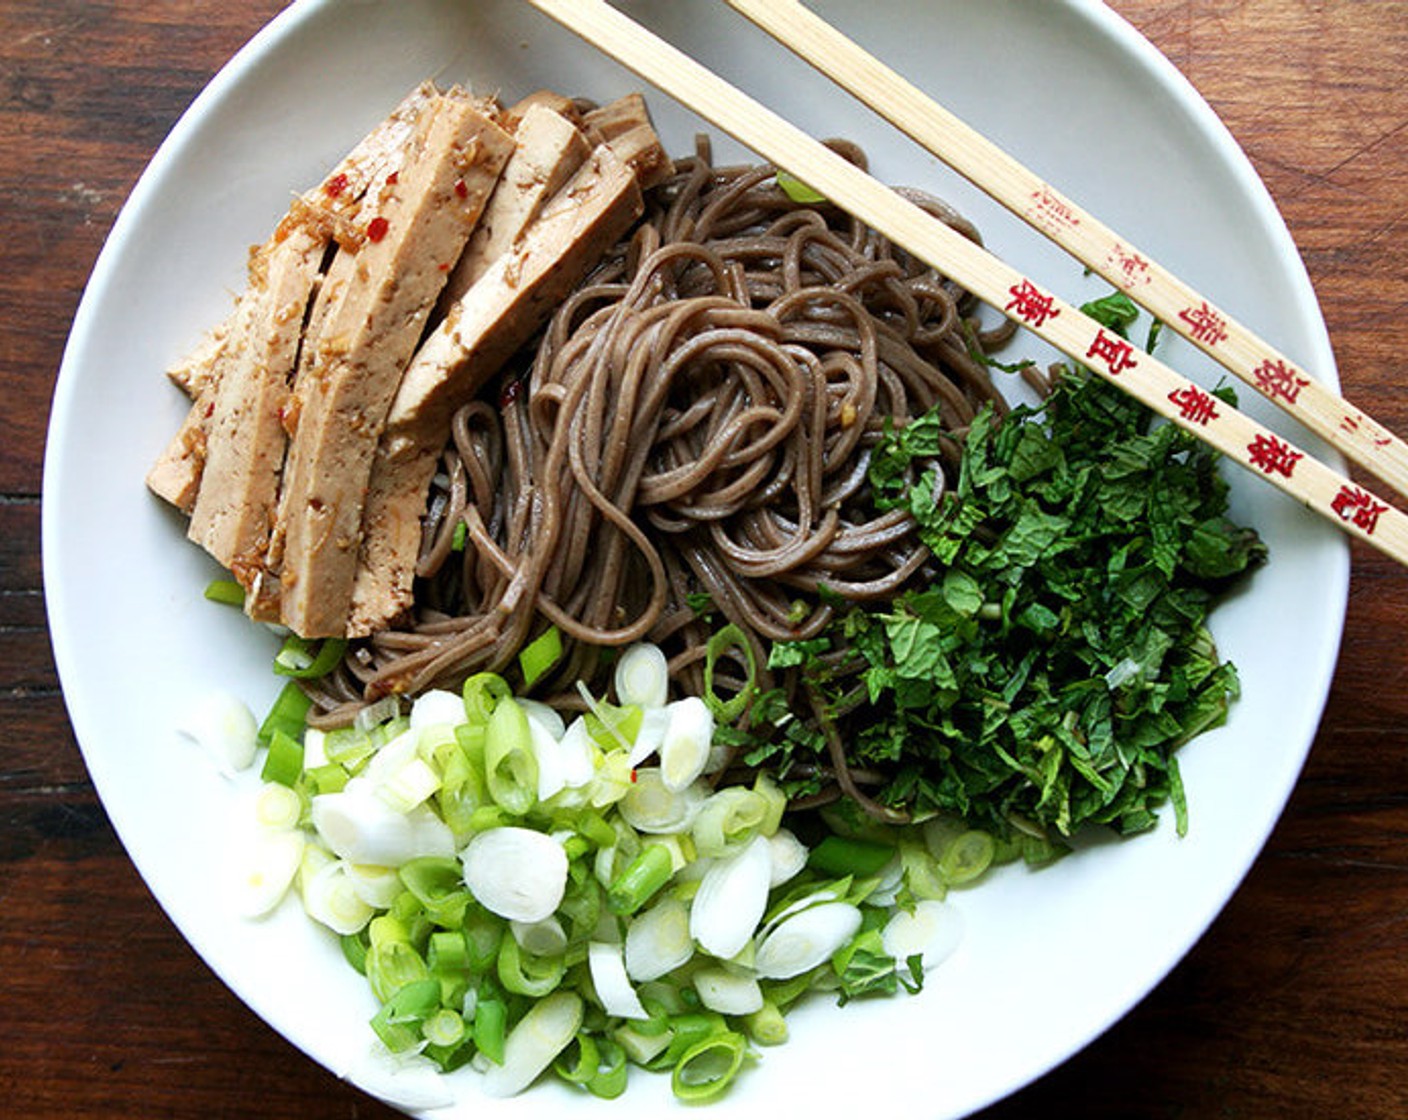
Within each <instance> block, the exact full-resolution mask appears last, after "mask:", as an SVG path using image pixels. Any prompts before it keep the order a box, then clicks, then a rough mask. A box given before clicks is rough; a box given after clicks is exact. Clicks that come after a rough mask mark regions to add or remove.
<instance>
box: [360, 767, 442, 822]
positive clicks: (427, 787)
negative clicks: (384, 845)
mask: <svg viewBox="0 0 1408 1120" xmlns="http://www.w3.org/2000/svg"><path fill="white" fill-rule="evenodd" d="M439 788H440V775H439V774H437V773H436V772H435V771H434V770H433V769H432V768H431V766H430V764H429V763H428V762H426V761H425V759H423V758H420V757H415V758H411V759H408V760H407V761H406V762H405V764H404V765H402V766H398V767H397V768H396V769H395V770H393V771H392V772H391V773H389V774H384V775H382V777H381V780H380V781H379V782H378V783H377V790H376V792H377V796H378V797H380V798H381V799H382V800H383V801H385V802H386V803H387V804H388V805H390V806H391V808H393V809H395V810H396V812H398V813H409V812H410V811H411V810H412V809H414V808H415V807H416V806H417V805H423V804H425V802H426V801H427V800H428V799H429V798H430V796H431V795H432V794H434V793H435V792H436V791H437V790H438V789H439Z"/></svg>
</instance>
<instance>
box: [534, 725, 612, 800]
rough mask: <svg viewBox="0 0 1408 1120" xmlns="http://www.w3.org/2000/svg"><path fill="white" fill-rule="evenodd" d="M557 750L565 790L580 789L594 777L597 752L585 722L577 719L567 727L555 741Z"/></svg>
mask: <svg viewBox="0 0 1408 1120" xmlns="http://www.w3.org/2000/svg"><path fill="white" fill-rule="evenodd" d="M529 718H530V719H531V718H532V716H531V713H530V715H529ZM557 750H558V758H559V760H560V761H561V763H562V781H563V784H564V785H565V786H566V788H567V789H581V788H582V787H583V786H585V785H586V784H587V783H588V782H590V781H591V780H592V778H593V777H595V776H596V755H597V750H596V745H595V744H594V743H593V742H592V737H591V733H590V732H588V730H587V722H586V720H584V719H582V718H580V717H578V718H577V719H574V720H573V721H572V722H571V723H570V724H568V725H567V727H566V729H565V730H564V731H563V732H562V734H561V736H559V738H558V740H557Z"/></svg>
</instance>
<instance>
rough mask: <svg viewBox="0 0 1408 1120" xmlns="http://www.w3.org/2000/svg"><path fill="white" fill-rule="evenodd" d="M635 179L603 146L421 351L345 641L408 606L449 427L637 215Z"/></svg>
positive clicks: (383, 476)
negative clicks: (432, 485) (459, 410)
mask: <svg viewBox="0 0 1408 1120" xmlns="http://www.w3.org/2000/svg"><path fill="white" fill-rule="evenodd" d="M643 209H644V203H643V200H642V197H641V190H640V185H639V183H638V182H637V180H636V177H635V175H634V173H633V172H632V170H631V169H630V168H629V167H628V166H627V165H626V164H625V163H624V162H622V161H621V160H620V159H619V158H618V157H617V156H616V155H615V154H614V153H613V152H612V151H611V149H610V148H608V147H606V146H601V147H598V148H597V149H595V150H594V151H593V152H592V155H591V156H590V158H589V159H588V161H587V162H586V163H585V164H583V166H582V167H581V168H580V169H579V170H578V172H577V174H576V175H575V176H573V178H572V180H571V181H570V182H569V183H568V184H567V185H566V186H565V187H564V188H563V189H562V191H560V192H559V193H558V195H557V196H556V197H555V198H554V199H553V200H552V201H551V202H550V203H549V204H548V205H547V206H546V207H544V209H543V212H542V214H541V215H540V216H539V218H538V220H537V221H536V222H534V223H533V224H532V225H531V226H529V228H528V229H527V231H526V232H525V233H524V235H523V237H522V238H520V239H519V241H518V243H517V244H516V245H515V246H514V247H513V249H512V250H510V252H509V253H508V254H506V255H504V256H501V257H500V258H499V259H498V260H497V261H495V262H494V264H493V265H491V266H490V268H489V271H488V272H487V273H485V275H484V276H482V277H481V278H480V280H479V282H478V283H477V284H475V285H474V286H473V287H472V288H470V290H469V291H468V292H467V293H466V294H465V296H464V298H463V299H462V300H461V301H460V302H459V304H458V305H457V306H456V308H455V310H454V312H452V313H451V315H450V316H449V318H447V319H446V320H445V322H444V323H442V324H441V326H440V327H439V328H438V329H437V330H436V331H434V332H433V333H432V334H431V335H430V336H429V337H428V338H427V339H426V341H425V342H424V343H423V344H422V346H421V348H420V349H419V350H418V351H417V353H416V357H415V360H414V361H413V362H412V363H411V366H410V368H409V369H408V370H407V371H406V376H405V377H404V378H403V379H402V382H401V386H400V389H399V390H398V391H397V393H396V399H395V401H394V403H393V405H392V408H391V413H390V416H389V418H388V421H387V427H386V432H385V434H384V435H383V437H382V441H381V444H380V446H379V447H378V448H377V453H376V459H375V462H374V464H373V467H372V474H371V484H370V489H369V492H368V494H367V500H366V507H365V512H364V514H363V524H362V550H361V558H360V563H359V565H358V568H357V578H356V585H355V587H354V590H353V596H352V614H351V618H350V621H349V625H348V627H347V635H348V636H350V637H361V636H365V635H367V634H371V633H375V632H376V631H378V630H381V629H383V628H385V627H386V626H387V625H388V623H390V622H391V620H392V619H394V618H395V617H396V616H397V615H399V614H401V613H402V612H403V611H405V610H406V609H407V608H408V607H409V606H410V605H411V594H412V583H413V580H414V576H415V563H416V556H417V553H418V551H419V547H420V533H421V518H422V517H423V516H424V513H425V508H426V503H427V499H428V497H429V490H430V482H431V479H432V478H433V476H434V474H435V467H436V463H437V461H438V459H439V456H440V452H441V450H442V449H443V448H444V446H445V441H446V440H447V439H448V438H449V431H450V419H451V416H452V414H453V412H454V410H455V408H456V407H457V406H458V405H459V403H460V402H462V401H465V400H468V399H469V398H470V397H472V396H473V395H474V394H475V393H476V392H477V391H478V390H479V389H480V388H481V387H482V386H483V385H484V383H485V382H486V381H487V380H488V379H489V378H490V377H491V376H492V375H493V374H494V373H495V372H497V371H498V370H499V369H500V368H501V367H502V366H503V364H504V362H505V361H507V360H508V359H509V358H510V357H511V356H512V355H513V354H514V352H515V351H517V350H518V349H519V348H520V347H522V346H523V345H524V344H525V343H526V342H528V340H529V339H531V338H532V336H533V335H534V334H535V333H536V332H537V331H538V329H539V328H540V327H541V326H542V325H543V323H544V322H546V320H547V319H548V317H549V316H550V314H551V313H552V310H553V308H554V307H555V305H557V304H558V303H559V302H560V301H561V300H562V299H564V298H565V297H566V296H567V294H568V293H569V292H570V291H571V290H572V288H574V287H575V286H576V285H577V284H578V283H580V282H581V280H582V279H583V277H585V276H586V274H587V273H588V272H589V271H590V270H591V268H592V267H593V265H595V264H596V262H597V261H599V260H600V259H601V256H602V255H603V254H604V253H605V252H606V250H607V249H608V248H610V246H611V245H613V244H614V243H615V242H616V241H617V240H619V239H620V238H621V237H622V236H624V234H625V233H626V231H627V230H629V229H630V227H631V225H632V223H634V222H635V220H636V219H637V218H638V217H639V216H640V215H641V213H642V212H643Z"/></svg>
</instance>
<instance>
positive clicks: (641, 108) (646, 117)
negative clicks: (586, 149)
mask: <svg viewBox="0 0 1408 1120" xmlns="http://www.w3.org/2000/svg"><path fill="white" fill-rule="evenodd" d="M582 127H583V128H584V129H585V130H586V133H587V135H588V136H589V137H591V138H592V139H593V140H595V141H597V142H599V143H606V144H610V145H611V148H612V150H613V151H614V152H615V153H616V154H617V155H618V156H620V157H621V158H622V159H623V160H625V161H626V163H628V164H629V165H630V166H631V168H632V170H634V171H635V173H636V178H637V179H639V180H640V185H641V189H642V190H649V189H650V188H651V187H655V186H659V185H660V184H661V183H663V182H664V181H665V180H666V179H668V178H670V176H672V175H673V174H674V173H675V161H674V160H672V159H671V158H670V155H669V153H668V152H666V151H665V147H664V145H663V144H661V142H660V137H659V136H658V135H656V132H655V127H654V126H653V125H652V124H651V123H650V113H649V111H648V110H647V109H646V106H645V98H644V97H642V96H641V95H640V94H638V93H628V94H626V96H624V97H618V98H617V99H616V100H615V101H612V102H609V103H607V104H606V105H603V106H601V108H599V109H592V110H591V111H590V112H588V113H586V114H584V115H583V117H582Z"/></svg>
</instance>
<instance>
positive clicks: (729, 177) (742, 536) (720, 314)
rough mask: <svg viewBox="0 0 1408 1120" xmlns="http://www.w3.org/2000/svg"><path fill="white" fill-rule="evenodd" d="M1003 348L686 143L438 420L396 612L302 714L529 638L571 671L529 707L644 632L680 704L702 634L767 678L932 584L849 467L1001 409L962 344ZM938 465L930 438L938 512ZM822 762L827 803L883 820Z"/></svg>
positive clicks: (835, 221) (886, 258)
mask: <svg viewBox="0 0 1408 1120" xmlns="http://www.w3.org/2000/svg"><path fill="white" fill-rule="evenodd" d="M837 146H838V150H842V151H844V152H845V153H846V154H847V155H848V157H849V158H852V159H855V160H857V161H858V162H863V158H864V157H863V155H862V154H861V153H860V152H859V151H858V150H857V149H855V148H854V147H853V146H849V145H837ZM905 193H906V195H907V196H908V197H910V198H912V199H914V200H915V201H916V202H918V203H919V204H920V205H921V206H923V207H924V208H925V209H926V210H927V211H929V212H930V213H932V214H934V215H936V216H938V217H939V218H940V219H941V220H943V221H945V222H947V223H948V224H949V225H951V226H953V227H954V228H955V229H957V230H959V231H960V232H961V233H963V234H964V235H965V236H967V237H970V238H973V239H974V240H977V238H978V234H977V231H976V230H975V229H973V227H972V226H971V225H970V224H969V223H967V222H966V221H965V220H963V219H962V218H961V217H959V216H958V215H957V214H955V213H954V212H953V211H952V210H951V209H950V208H948V207H947V206H946V205H944V204H943V203H941V202H939V201H937V200H936V199H933V198H930V197H928V196H926V195H922V194H920V193H918V192H914V191H906V192H905ZM1008 334H1010V327H1008V326H1006V325H1004V326H1003V327H1000V328H996V329H994V330H986V329H984V328H982V327H981V326H980V325H979V324H978V308H977V305H976V303H975V301H974V300H973V299H972V298H971V297H970V296H968V295H967V294H966V293H965V292H963V291H962V290H961V289H959V288H958V287H957V286H956V285H954V284H953V283H952V282H951V281H950V280H948V279H947V278H946V277H943V276H941V275H939V274H937V273H936V272H934V271H933V270H932V269H929V268H927V267H924V266H922V265H921V264H919V263H918V262H916V261H915V260H914V259H913V258H911V257H910V256H909V255H908V254H906V253H904V252H902V251H900V250H897V249H896V248H895V247H893V246H892V245H890V244H889V243H888V242H887V241H885V240H884V239H883V238H881V237H879V236H878V235H876V234H875V233H874V232H873V231H872V230H869V229H867V228H866V227H864V226H862V225H860V224H859V223H857V222H856V221H855V220H854V219H852V218H850V217H849V216H848V215H846V214H844V213H841V212H839V211H837V210H834V209H833V208H831V207H828V206H825V205H817V206H813V205H803V204H799V203H796V202H794V201H793V200H792V199H790V198H789V197H788V196H787V194H786V193H785V192H784V191H783V190H782V189H781V188H779V187H778V185H777V182H776V177H775V174H774V171H773V169H771V168H769V167H730V168H719V167H715V166H713V164H712V162H711V159H710V154H709V149H708V145H707V143H704V142H701V144H700V145H699V149H698V151H697V153H696V155H695V156H694V157H693V158H689V159H685V160H681V161H680V162H679V164H678V173H677V174H676V176H675V177H674V178H673V179H672V180H671V181H670V182H668V183H666V184H664V185H663V186H661V187H659V188H657V189H656V190H655V191H653V192H652V194H651V197H650V200H649V207H648V212H647V214H646V216H645V218H644V219H643V220H642V221H641V222H640V223H639V224H638V226H637V227H636V229H634V230H633V231H632V232H631V234H630V235H629V236H628V237H627V238H626V239H624V240H623V241H622V242H621V243H620V244H618V245H617V246H615V248H614V249H613V250H612V251H611V252H609V253H608V254H607V256H606V258H605V259H604V260H603V261H602V262H601V263H600V264H599V265H598V267H597V268H596V270H595V272H594V273H593V275H592V276H591V277H589V278H588V280H587V282H586V283H584V284H583V285H582V286H581V288H580V289H579V290H578V291H576V292H575V293H574V294H573V295H572V296H571V297H570V298H569V299H567V300H566V301H564V302H563V304H562V305H561V306H560V308H559V309H558V310H557V312H556V314H555V315H554V317H553V318H552V320H551V321H550V322H549V323H548V324H547V326H546V327H545V329H544V330H543V332H542V335H541V338H540V341H539V344H538V346H537V347H536V349H535V350H534V351H532V352H531V353H527V354H525V355H524V356H523V358H522V359H521V360H520V361H519V362H518V363H517V364H516V365H515V366H514V367H513V368H511V369H509V370H507V371H506V372H505V373H504V374H503V375H502V377H501V379H500V380H499V381H498V383H496V384H495V385H493V386H491V387H490V388H489V389H488V390H487V391H486V392H485V393H484V394H483V395H482V396H481V397H480V398H478V399H475V400H471V401H466V402H465V403H464V405H463V406H462V407H461V408H460V410H459V412H458V413H457V414H456V416H455V418H454V423H453V431H452V434H451V438H450V440H449V441H448V443H447V445H446V447H445V449H444V454H443V457H442V466H441V469H440V472H439V473H438V475H437V477H436V480H435V483H434V487H433V492H432V494H431V497H430V502H429V507H428V512H427V515H426V517H425V522H424V540H423V545H422V548H421V552H420V556H419V558H418V563H417V573H418V579H417V582H416V597H415V605H414V607H413V608H412V609H411V610H410V611H409V612H408V616H407V617H406V618H404V619H402V620H400V622H399V624H398V625H397V626H395V627H393V628H392V629H390V630H387V631H384V632H382V633H380V634H376V635H374V636H372V637H371V638H369V639H366V640H364V641H361V642H357V643H353V646H352V647H351V649H350V650H349V654H348V657H347V660H346V663H345V664H344V666H343V667H342V668H341V669H339V670H338V672H337V673H336V674H333V675H332V676H330V677H329V678H328V679H327V680H326V681H323V682H320V683H319V684H318V685H317V687H316V688H314V689H312V690H310V694H311V695H312V696H313V698H314V701H315V708H316V711H317V715H316V717H315V718H316V719H317V720H318V721H319V722H323V723H333V722H338V721H341V722H346V721H347V720H348V719H350V718H351V713H353V712H355V710H356V708H357V706H358V704H359V703H365V702H367V701H369V700H372V699H375V698H377V697H379V696H383V695H387V694H391V693H414V692H418V691H421V690H424V689H426V688H429V687H457V686H458V685H459V683H460V682H461V681H462V680H463V679H464V678H465V676H466V675H468V674H469V673H471V672H474V671H477V670H482V669H490V670H506V669H507V668H508V667H509V666H510V665H511V664H512V662H513V659H514V657H515V656H516V654H517V652H518V650H519V649H520V648H521V647H522V645H523V644H524V643H525V642H527V641H529V640H531V639H532V638H533V637H535V636H536V635H537V634H538V633H540V632H541V631H542V630H543V629H544V628H545V627H546V626H548V625H549V624H551V625H555V626H556V627H558V629H559V630H560V631H561V633H562V636H563V638H564V640H565V644H566V650H567V656H566V657H565V658H564V659H563V662H562V664H561V665H560V666H559V668H558V669H557V670H556V671H555V672H553V673H551V674H549V675H548V677H547V678H546V679H544V680H543V681H542V682H541V683H540V684H539V685H538V686H537V689H536V691H537V692H538V693H539V694H540V695H545V696H552V697H571V696H572V695H573V693H572V685H573V683H574V678H575V677H578V676H581V677H586V678H589V681H590V683H591V684H592V685H593V687H595V688H596V689H598V690H601V689H602V688H604V687H605V686H604V684H603V681H602V679H601V674H602V672H604V668H605V666H606V665H607V663H608V661H609V659H608V658H605V657H603V653H602V648H601V647H612V646H619V645H623V644H625V643H628V642H631V641H635V640H637V639H642V638H648V639H650V640H653V641H657V642H659V643H660V644H661V645H662V646H663V647H664V649H665V651H666V653H667V656H668V657H669V659H670V665H671V668H672V672H673V673H674V674H675V678H674V679H675V680H676V682H677V683H678V684H679V685H680V686H682V687H684V688H688V689H691V690H695V691H697V690H699V689H700V688H701V686H702V670H703V656H702V649H703V647H704V645H705V643H706V642H707V640H708V637H709V635H710V634H711V633H713V632H714V631H716V630H717V628H718V627H720V626H722V625H724V623H725V622H728V623H733V624H735V625H736V626H738V627H739V628H740V630H741V631H742V632H743V634H744V635H745V637H746V640H747V642H748V644H749V646H750V647H752V649H753V650H754V654H755V656H756V657H757V658H758V659H759V664H761V665H766V653H767V645H768V643H769V642H770V641H774V640H787V639H798V638H805V637H807V636H809V635H814V634H815V633H817V632H819V631H820V629H821V628H822V627H823V626H824V625H825V624H826V622H827V621H828V620H829V619H830V617H831V615H832V612H833V605H832V602H833V600H832V599H831V598H830V596H834V595H839V596H841V597H842V598H851V599H856V600H862V599H884V598H887V597H892V596H894V595H895V594H897V593H898V592H899V591H900V590H901V589H902V588H904V587H906V586H909V585H912V584H914V583H916V582H917V581H923V580H927V579H929V578H931V577H932V575H933V563H932V561H931V559H930V557H929V555H928V553H927V551H926V550H925V548H924V546H923V545H922V544H921V543H920V542H919V540H918V539H917V536H916V534H915V533H914V527H913V524H912V522H911V521H910V519H909V518H908V516H907V515H905V514H903V513H902V512H898V511H890V512H880V511H878V510H876V509H875V508H874V506H873V504H872V503H871V501H870V495H869V485H868V482H867V469H868V465H869V460H870V455H871V452H872V449H873V448H874V447H875V445H876V443H877V442H878V441H879V440H880V439H881V438H882V436H883V434H884V431H885V429H886V427H887V425H894V426H903V425H904V424H906V423H908V422H909V421H910V420H911V419H913V418H915V417H916V416H918V415H920V414H922V413H923V412H925V411H927V410H929V409H931V408H933V407H935V406H937V407H938V408H939V409H940V410H941V414H942V416H943V418H944V420H945V422H946V425H947V426H948V427H949V428H950V429H951V430H953V431H954V432H958V433H961V432H962V431H964V430H965V429H966V428H967V426H968V425H969V424H970V423H971V421H972V419H973V417H974V415H975V414H976V412H977V410H978V409H980V408H981V407H983V406H984V405H985V404H992V405H994V406H995V407H997V408H998V409H999V410H1001V409H1002V407H1003V405H1002V398H1001V396H1000V395H999V394H998V391H997V389H996V388H995V386H994V385H993V382H992V378H991V376H990V372H989V367H988V366H987V365H986V364H985V363H984V361H983V360H982V358H981V356H975V354H974V349H975V347H977V348H981V347H985V346H988V345H998V344H1000V343H1001V342H1002V341H1004V340H1005V338H1006V336H1007V335H1008ZM1029 376H1030V377H1031V378H1032V379H1033V381H1035V380H1036V377H1035V374H1034V373H1033V374H1029ZM958 453H959V448H958V444H957V442H956V440H949V441H946V443H945V446H944V449H943V459H944V460H945V462H946V464H947V465H946V466H945V465H939V464H936V465H934V467H933V469H934V470H935V471H936V472H937V473H938V474H939V475H940V477H939V478H937V479H936V482H937V483H938V491H939V492H942V488H943V485H944V483H945V479H944V478H943V477H942V474H943V472H944V471H945V470H951V469H952V468H953V465H954V464H955V463H956V461H957V457H958ZM701 602H704V603H707V604H708V607H709V610H708V612H707V615H701V612H700V611H699V610H697V609H696V608H697V607H698V606H699V604H700V603H701ZM764 672H765V676H766V681H765V682H764V683H769V684H770V683H771V675H770V674H766V671H764ZM792 687H794V688H795V685H794V686H792ZM796 699H797V700H798V701H805V697H803V696H801V695H798V696H796ZM832 754H833V756H834V757H832V758H831V759H830V775H831V779H830V781H831V785H832V786H833V787H834V788H836V789H839V791H840V792H841V793H843V794H844V795H846V796H849V797H852V798H854V799H855V800H856V801H857V802H858V803H860V804H861V805H862V806H864V807H865V808H866V809H867V811H869V812H872V813H874V814H876V815H879V816H883V817H886V818H887V819H888V817H889V816H890V813H889V810H886V809H885V808H884V807H883V806H878V805H876V804H875V803H874V802H873V801H872V800H871V799H869V798H868V797H866V795H865V794H864V792H863V790H861V789H860V788H859V785H858V783H857V782H856V780H855V777H854V776H853V775H851V774H850V773H849V772H848V771H847V770H846V768H845V765H844V760H843V759H842V758H840V756H839V752H837V751H834V750H833V751H832Z"/></svg>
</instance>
